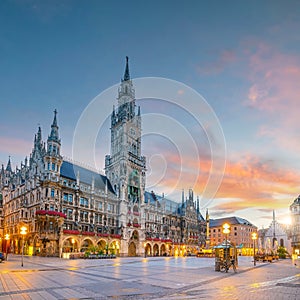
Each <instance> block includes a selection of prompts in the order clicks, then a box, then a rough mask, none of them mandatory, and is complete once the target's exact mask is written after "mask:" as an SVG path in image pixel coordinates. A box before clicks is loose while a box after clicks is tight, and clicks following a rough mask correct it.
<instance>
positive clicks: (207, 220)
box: [205, 208, 209, 222]
mask: <svg viewBox="0 0 300 300" xmlns="http://www.w3.org/2000/svg"><path fill="white" fill-rule="evenodd" d="M205 219H206V222H209V214H208V208H207V209H206V217H205Z"/></svg>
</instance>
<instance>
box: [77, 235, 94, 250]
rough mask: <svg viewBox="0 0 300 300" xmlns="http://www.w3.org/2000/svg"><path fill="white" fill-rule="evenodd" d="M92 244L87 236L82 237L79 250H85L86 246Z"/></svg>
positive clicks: (88, 246)
mask: <svg viewBox="0 0 300 300" xmlns="http://www.w3.org/2000/svg"><path fill="white" fill-rule="evenodd" d="M92 246H93V242H92V241H91V240H90V239H89V238H87V239H84V240H83V241H82V243H81V246H80V252H85V251H86V250H88V248H90V247H92Z"/></svg>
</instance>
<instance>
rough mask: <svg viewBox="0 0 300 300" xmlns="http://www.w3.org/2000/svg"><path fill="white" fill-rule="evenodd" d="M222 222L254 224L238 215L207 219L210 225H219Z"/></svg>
mask: <svg viewBox="0 0 300 300" xmlns="http://www.w3.org/2000/svg"><path fill="white" fill-rule="evenodd" d="M224 223H228V224H230V225H236V224H240V225H248V226H255V225H253V224H252V223H251V222H249V221H248V220H246V219H243V218H240V217H227V218H221V219H215V220H213V219H212V220H209V226H210V227H221V226H222V225H223V224H224Z"/></svg>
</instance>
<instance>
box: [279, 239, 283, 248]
mask: <svg viewBox="0 0 300 300" xmlns="http://www.w3.org/2000/svg"><path fill="white" fill-rule="evenodd" d="M280 247H284V240H283V239H280Z"/></svg>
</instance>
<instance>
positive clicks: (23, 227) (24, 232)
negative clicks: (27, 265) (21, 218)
mask: <svg viewBox="0 0 300 300" xmlns="http://www.w3.org/2000/svg"><path fill="white" fill-rule="evenodd" d="M20 234H21V235H22V262H21V267H23V255H24V235H26V234H27V227H26V226H22V227H21V231H20Z"/></svg>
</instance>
